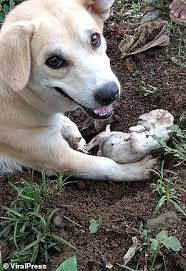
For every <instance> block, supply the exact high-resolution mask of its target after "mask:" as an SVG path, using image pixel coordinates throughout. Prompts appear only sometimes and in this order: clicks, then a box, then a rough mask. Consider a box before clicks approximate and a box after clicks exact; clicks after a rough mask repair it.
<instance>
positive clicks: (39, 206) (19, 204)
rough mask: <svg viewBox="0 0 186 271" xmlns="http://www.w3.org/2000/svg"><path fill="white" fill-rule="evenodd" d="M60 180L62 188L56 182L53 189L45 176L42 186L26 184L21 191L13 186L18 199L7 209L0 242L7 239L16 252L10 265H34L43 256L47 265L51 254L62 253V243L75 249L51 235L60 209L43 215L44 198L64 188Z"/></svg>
mask: <svg viewBox="0 0 186 271" xmlns="http://www.w3.org/2000/svg"><path fill="white" fill-rule="evenodd" d="M60 178H61V183H60V184H57V181H56V182H55V181H54V183H53V185H51V183H52V182H51V181H48V180H47V179H46V176H45V174H44V173H43V174H42V184H41V185H40V186H39V185H38V184H35V183H29V182H27V181H25V180H23V182H22V184H21V186H19V187H17V186H15V185H14V184H10V185H11V187H12V188H13V189H14V191H15V192H16V194H17V196H16V199H15V200H14V201H13V202H12V204H11V207H10V208H8V207H4V210H5V216H4V217H1V220H2V222H1V225H2V228H3V229H2V231H1V233H0V237H1V238H2V237H4V238H6V237H7V236H8V238H9V242H10V243H11V244H12V246H13V248H14V252H13V254H12V255H11V258H10V259H9V260H10V261H16V262H17V263H24V262H30V263H35V262H36V260H37V258H38V256H41V257H42V258H44V260H45V262H46V263H47V262H48V261H49V259H50V254H51V253H52V252H54V251H60V250H61V243H65V244H66V245H68V246H71V247H73V246H72V245H70V244H69V243H68V242H67V241H66V240H64V239H63V238H61V237H60V236H58V235H56V234H54V233H52V231H51V225H52V219H53V216H54V214H55V213H56V212H57V209H56V210H53V211H51V212H48V213H46V214H44V212H43V209H44V206H43V203H44V202H43V198H48V197H49V196H51V195H53V193H54V192H56V190H58V188H59V186H61V185H64V180H63V181H62V177H61V176H60ZM57 180H59V178H58V179H57ZM73 248H74V247H73Z"/></svg>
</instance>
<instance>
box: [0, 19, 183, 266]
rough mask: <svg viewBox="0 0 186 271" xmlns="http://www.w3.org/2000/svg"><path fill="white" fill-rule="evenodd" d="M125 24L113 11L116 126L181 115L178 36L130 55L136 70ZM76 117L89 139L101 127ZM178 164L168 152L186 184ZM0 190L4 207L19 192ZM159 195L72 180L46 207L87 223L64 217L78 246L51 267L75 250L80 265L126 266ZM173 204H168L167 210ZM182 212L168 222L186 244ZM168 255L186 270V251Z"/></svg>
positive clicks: (110, 36) (139, 187) (109, 33)
mask: <svg viewBox="0 0 186 271" xmlns="http://www.w3.org/2000/svg"><path fill="white" fill-rule="evenodd" d="M125 27H126V25H122V24H118V23H117V22H116V20H115V19H114V17H112V20H110V21H109V22H108V23H107V28H106V33H105V34H106V37H107V40H108V54H109V56H110V58H111V63H112V67H113V70H114V71H115V73H116V74H117V76H118V77H119V79H120V82H121V85H122V96H121V99H120V100H119V101H118V102H117V103H116V104H115V107H114V112H115V114H114V118H113V120H112V129H113V130H119V131H124V130H126V129H127V128H128V127H129V126H131V125H133V124H135V123H136V120H137V118H138V116H139V115H141V114H143V113H145V112H148V111H150V110H153V109H156V108H163V109H167V110H169V111H170V112H171V113H172V114H174V116H175V117H176V120H178V118H179V116H180V114H181V113H183V111H184V109H185V108H184V106H185V101H184V99H185V97H186V96H185V86H186V70H185V69H182V68H180V67H179V66H177V65H175V64H174V63H173V62H172V61H171V60H170V56H172V53H173V52H174V50H173V48H175V46H176V44H177V43H176V41H175V40H174V39H172V42H171V45H170V46H169V47H166V48H155V49H151V50H149V51H147V52H145V53H143V54H139V55H137V56H133V57H132V58H130V59H129V60H130V62H131V63H132V66H133V68H134V72H133V73H132V74H131V73H130V72H129V70H128V69H127V66H126V61H125V60H124V59H121V54H120V51H119V49H118V44H119V42H120V40H121V38H122V33H123V31H124V30H125ZM142 81H144V82H145V83H148V84H150V85H153V86H156V87H157V89H158V90H157V92H156V93H155V94H153V95H149V96H148V97H144V95H143V92H142V90H141V86H142ZM70 117H71V119H73V120H74V121H75V122H76V123H77V124H78V126H79V128H80V130H81V131H82V134H83V135H84V136H85V137H86V138H87V139H90V138H91V137H92V136H93V135H94V134H95V133H96V129H95V127H94V126H93V121H90V122H89V121H87V120H89V117H88V116H87V115H86V114H85V113H84V112H82V111H81V110H78V111H77V112H75V113H73V114H70ZM87 123H88V124H89V125H87ZM173 165H174V161H172V159H167V158H166V157H165V166H166V168H169V169H171V170H173V171H174V172H176V173H177V176H178V182H179V185H180V186H181V187H182V188H184V184H183V182H184V180H185V177H186V172H185V169H184V168H183V166H179V167H176V168H173ZM0 195H1V196H0V207H1V205H6V206H8V205H9V203H10V201H11V200H12V198H13V195H12V192H11V190H10V188H9V186H7V185H5V186H3V187H1V188H0ZM157 199H158V198H157V197H156V195H155V194H153V193H152V190H151V188H150V186H149V183H132V184H129V183H127V184H122V183H111V182H90V181H86V182H84V183H82V182H81V181H80V182H79V183H74V184H70V185H67V186H66V188H65V189H64V191H62V192H60V193H59V194H58V195H56V196H55V197H54V198H53V199H52V200H51V201H50V202H47V203H46V209H53V208H59V214H60V216H61V217H63V216H66V217H68V218H69V219H71V220H72V221H74V222H76V223H78V224H80V225H81V226H82V228H81V227H78V226H77V225H76V224H74V223H71V222H69V221H68V220H65V219H64V229H63V230H61V231H59V233H60V234H61V235H62V236H63V237H64V238H65V239H66V240H68V241H70V242H71V244H73V245H74V246H76V248H77V251H74V250H73V249H71V248H69V247H66V248H65V249H64V252H63V253H62V254H61V255H54V256H53V257H52V260H51V264H50V266H48V270H55V268H56V267H57V266H58V265H59V264H60V263H61V262H62V261H63V260H64V259H66V258H67V257H69V256H72V255H77V259H78V267H79V269H78V270H85V271H104V270H109V269H107V268H106V264H107V263H111V264H112V265H113V266H114V268H113V269H112V270H115V271H119V270H124V269H122V268H120V267H119V266H118V265H117V263H119V264H122V263H123V256H124V254H125V253H126V251H127V249H128V248H129V246H131V245H132V239H131V237H133V236H138V235H139V228H140V224H141V223H143V224H145V223H146V221H147V220H148V219H149V218H150V217H151V216H152V214H153V211H154V208H155V206H156V203H157ZM171 208H172V207H171V206H167V207H166V208H164V211H167V210H170V209H171ZM177 215H178V221H176V222H175V221H173V223H171V224H167V225H166V228H167V229H168V230H169V231H170V233H172V234H174V235H175V236H177V237H178V239H179V240H180V241H181V243H182V246H183V247H185V240H184V238H185V236H184V228H185V227H184V224H185V220H184V218H183V217H182V216H181V215H180V214H179V213H177ZM92 218H94V219H98V218H100V219H101V221H102V226H101V229H100V230H99V232H98V233H97V234H90V233H89V230H88V227H89V220H90V219H92ZM165 257H166V259H168V271H181V270H186V261H185V259H186V254H184V252H182V253H177V254H176V253H174V254H172V255H169V254H166V253H165ZM135 261H136V259H134V262H135ZM131 266H132V265H131ZM144 270H145V269H144ZM159 270H160V269H159ZM161 270H163V269H161Z"/></svg>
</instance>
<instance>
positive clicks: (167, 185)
mask: <svg viewBox="0 0 186 271" xmlns="http://www.w3.org/2000/svg"><path fill="white" fill-rule="evenodd" d="M153 172H154V173H155V176H157V177H158V179H157V181H156V182H154V183H152V184H151V187H152V190H153V192H156V193H158V195H159V196H160V199H159V201H158V203H157V205H156V208H155V211H156V213H158V212H159V211H160V209H161V208H162V207H163V206H164V205H165V204H167V203H171V204H172V205H173V206H174V207H175V209H176V210H177V211H179V212H181V213H182V214H183V215H184V216H185V217H186V212H185V211H184V210H183V209H182V208H181V207H180V202H179V198H180V194H179V192H178V189H179V187H177V186H176V183H174V181H173V178H171V177H170V176H168V177H167V176H166V175H167V174H166V171H165V170H164V162H162V165H161V169H160V170H159V171H154V170H153Z"/></svg>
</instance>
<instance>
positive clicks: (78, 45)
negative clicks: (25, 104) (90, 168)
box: [0, 0, 120, 118]
mask: <svg viewBox="0 0 186 271" xmlns="http://www.w3.org/2000/svg"><path fill="white" fill-rule="evenodd" d="M113 2H114V0H68V1H66V0H50V1H48V0H30V1H25V2H23V4H21V5H20V6H18V7H16V8H15V9H14V10H13V11H12V12H11V13H10V14H9V15H8V17H7V19H6V21H5V24H4V26H3V28H2V32H1V34H0V66H1V69H0V77H1V79H2V80H3V81H4V82H5V83H6V84H7V85H8V86H10V87H11V88H12V89H13V90H14V91H17V92H18V91H19V92H20V93H21V92H23V91H24V89H25V88H26V87H27V88H29V89H30V90H31V91H32V92H33V93H34V94H36V95H37V97H38V99H40V100H42V101H43V102H44V103H46V105H48V106H49V107H50V109H49V110H52V111H54V112H65V111H70V110H73V109H74V108H75V107H77V105H79V106H81V107H83V108H84V109H85V110H86V111H87V112H88V113H89V114H90V115H92V116H93V117H96V118H107V117H109V116H110V115H111V105H112V103H113V102H114V101H115V100H116V99H117V98H118V96H119V93H120V85H119V82H118V80H117V78H116V76H115V75H114V74H113V72H112V70H111V67H110V61H109V58H108V57H107V55H106V42H105V39H104V37H103V34H102V30H103V23H104V21H105V20H106V19H107V18H108V15H109V11H110V8H111V6H112V4H113Z"/></svg>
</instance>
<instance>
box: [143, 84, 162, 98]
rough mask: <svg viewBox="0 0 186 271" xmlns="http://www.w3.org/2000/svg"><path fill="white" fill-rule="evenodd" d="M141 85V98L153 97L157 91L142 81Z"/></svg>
mask: <svg viewBox="0 0 186 271" xmlns="http://www.w3.org/2000/svg"><path fill="white" fill-rule="evenodd" d="M142 84H143V85H142V86H141V90H142V93H143V96H145V97H147V96H150V95H153V94H155V93H156V92H157V91H158V88H157V87H155V86H152V85H150V84H147V83H145V82H144V81H142Z"/></svg>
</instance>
